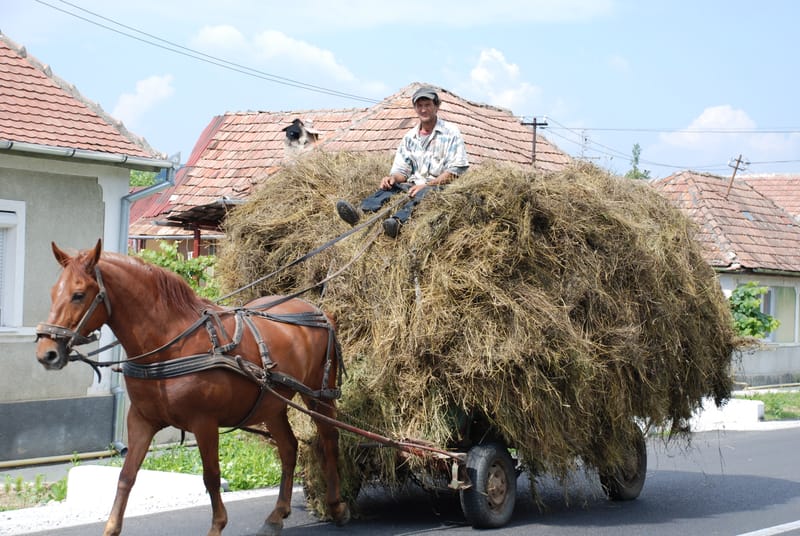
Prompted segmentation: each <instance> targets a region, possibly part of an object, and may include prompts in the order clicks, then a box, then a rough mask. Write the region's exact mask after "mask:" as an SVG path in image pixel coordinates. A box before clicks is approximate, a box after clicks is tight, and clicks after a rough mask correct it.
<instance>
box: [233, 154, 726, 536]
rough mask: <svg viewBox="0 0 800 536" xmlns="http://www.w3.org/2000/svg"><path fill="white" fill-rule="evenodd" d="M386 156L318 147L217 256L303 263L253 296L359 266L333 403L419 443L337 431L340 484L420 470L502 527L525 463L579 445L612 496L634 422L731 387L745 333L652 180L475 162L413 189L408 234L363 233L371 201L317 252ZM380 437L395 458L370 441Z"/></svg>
mask: <svg viewBox="0 0 800 536" xmlns="http://www.w3.org/2000/svg"><path fill="white" fill-rule="evenodd" d="M386 160H387V159H382V158H381V159H379V158H378V157H377V156H375V158H373V157H371V156H369V157H368V156H364V157H354V156H352V155H347V154H322V153H321V154H319V155H318V156H317V157H316V158H314V157H313V156H310V157H309V158H304V159H302V160H299V161H298V162H297V164H296V165H294V166H292V167H290V168H287V169H285V170H284V171H282V172H281V174H280V175H276V176H275V177H274V178H271V179H270V180H269V181H266V182H265V183H264V185H263V187H261V188H260V189H259V190H258V192H254V194H253V196H251V197H250V198H249V200H248V203H247V205H245V206H243V207H240V208H237V210H236V211H235V212H232V213H231V215H230V217H229V218H228V219H227V220H226V224H227V228H228V229H229V230H230V231H231V246H230V247H231V248H232V249H231V254H228V255H225V256H224V259H223V263H222V264H221V265H220V266H219V267H218V268H219V273H220V274H222V273H223V272H225V273H227V274H229V275H228V286H229V287H231V288H236V287H237V286H239V285H241V284H242V283H246V282H248V281H253V280H256V279H257V278H258V277H259V276H260V275H261V274H262V273H263V269H262V267H264V266H280V267H283V266H287V264H286V263H287V262H288V261H291V260H292V259H295V260H294V261H292V262H291V263H290V265H291V266H297V265H298V264H299V263H300V262H303V267H302V269H299V268H298V269H294V270H290V271H288V272H287V273H286V274H284V275H283V276H282V277H281V278H280V280H275V281H274V282H273V283H271V284H270V285H262V286H261V287H258V288H256V289H255V290H254V291H253V294H255V295H259V294H263V293H276V292H277V293H282V294H287V293H289V292H292V291H294V289H298V288H300V289H306V288H318V286H319V283H320V280H321V281H322V282H323V283H324V282H326V281H329V280H330V279H331V278H332V277H335V276H336V275H337V274H339V273H341V272H343V271H344V270H347V271H348V277H346V278H343V279H342V280H340V281H338V282H337V284H336V285H330V286H327V287H326V288H325V289H324V292H320V299H321V306H323V307H325V309H326V311H329V312H330V313H331V314H332V315H333V316H334V317H335V318H337V320H338V322H337V328H338V333H339V335H340V337H341V340H342V341H346V344H347V352H348V381H349V382H351V385H350V386H349V388H348V389H347V392H346V393H345V396H344V397H343V398H342V399H341V400H340V402H339V403H338V404H337V408H338V410H339V411H340V413H339V415H341V416H342V417H341V418H342V419H343V420H345V421H347V422H350V423H353V424H356V425H357V426H359V427H361V428H363V429H366V430H376V431H379V432H386V433H384V434H383V435H388V436H390V437H392V438H395V439H396V438H406V437H412V438H423V439H424V440H425V441H396V440H392V439H387V438H385V437H381V438H370V437H369V436H368V435H367V437H365V439H363V440H362V439H361V438H352V437H343V438H342V439H343V440H342V441H341V442H340V445H341V448H342V452H343V456H342V458H343V462H344V463H343V466H342V473H343V477H342V481H343V487H344V486H345V484H346V485H347V488H346V492H347V493H346V495H347V496H348V497H349V498H351V499H352V498H353V497H354V496H355V492H356V491H357V488H359V487H360V486H363V485H369V484H370V483H371V482H377V483H380V484H381V485H384V486H387V485H388V486H391V485H393V484H395V483H401V482H402V480H401V479H399V478H397V477H398V476H406V475H408V474H411V475H414V474H416V475H420V474H421V475H423V477H424V478H425V479H428V480H427V481H424V482H423V483H424V484H428V483H432V484H435V485H436V487H437V488H448V487H449V488H451V489H455V490H457V491H458V493H459V495H460V499H461V505H462V507H463V510H464V514H465V516H466V518H467V519H468V520H469V522H470V523H472V524H473V525H475V526H477V527H497V526H501V525H503V524H505V523H506V522H508V520H509V519H510V516H511V514H512V512H513V509H514V503H515V500H516V493H515V492H516V481H517V476H518V475H519V474H520V473H521V472H522V471H524V472H526V473H527V474H530V475H531V476H532V477H533V478H532V480H533V481H532V483H531V484H532V485H533V486H535V484H536V482H535V477H536V476H537V475H540V474H549V475H552V476H554V477H556V478H559V479H561V478H568V477H569V474H570V472H571V471H574V469H575V467H576V463H575V462H576V460H579V461H580V465H581V466H582V467H586V468H592V469H594V470H596V471H597V472H598V473H599V476H600V482H601V484H602V486H603V488H604V490H605V492H606V493H607V494H608V496H609V497H610V498H611V499H612V500H630V499H635V498H636V497H637V496H638V495H639V493H640V491H641V489H642V486H643V483H644V479H645V473H646V464H647V459H646V458H647V454H646V448H645V439H644V435H643V433H642V429H641V428H639V427H638V425H637V423H638V422H639V421H641V422H642V423H645V424H646V426H647V427H650V428H658V429H661V430H665V431H668V434H669V437H670V438H671V437H676V438H681V437H686V435H685V434H684V432H686V431H688V424H689V419H690V418H691V415H692V412H693V411H694V410H695V409H696V408H697V407H698V405H699V404H700V403H701V401H702V400H703V399H704V398H705V397H713V398H714V400H715V401H716V402H717V404H718V405H719V404H720V403H721V401H724V400H726V399H727V398H729V396H730V390H731V375H730V367H731V355H732V352H733V351H734V349H735V348H736V347H737V338H736V336H735V333H734V332H733V329H732V325H733V324H732V321H731V316H730V310H729V306H728V303H727V299H726V298H725V296H724V295H723V293H722V290H721V287H720V285H719V281H718V280H717V278H716V275H715V273H714V270H713V269H712V268H711V266H710V265H709V264H708V263H707V262H706V260H705V258H704V254H703V250H702V248H701V246H700V244H699V242H698V241H697V240H696V238H695V237H696V236H697V229H696V228H695V226H694V224H693V223H692V222H691V220H689V219H688V218H686V217H685V216H684V215H683V214H682V213H681V212H680V211H679V210H678V209H676V208H675V207H674V206H673V205H672V204H671V203H670V202H669V201H667V199H665V198H664V197H663V196H661V195H659V193H658V192H656V191H655V189H654V188H653V187H652V185H650V184H647V183H646V181H631V180H628V179H622V178H620V177H615V176H612V175H610V174H609V173H608V172H605V171H602V170H599V169H597V168H594V167H593V166H585V165H582V164H576V165H574V166H566V167H565V168H564V169H563V170H561V171H554V172H549V171H548V172H545V171H543V170H537V169H522V168H520V167H518V166H506V165H501V164H495V163H491V162H483V163H482V164H481V166H480V167H479V168H478V167H476V169H474V170H471V171H470V172H469V173H468V174H466V175H464V177H460V178H459V180H458V181H457V182H456V183H454V184H453V185H451V186H448V188H446V189H445V190H443V191H442V192H440V193H437V195H436V197H435V202H430V203H429V202H428V201H427V200H426V202H425V203H421V204H420V205H419V206H418V207H417V208H416V209H415V212H414V218H413V222H412V224H411V225H408V226H407V227H406V228H404V230H403V231H402V234H401V238H402V240H382V239H381V240H376V241H375V242H374V244H373V242H372V239H371V237H370V236H371V235H370V232H371V231H366V232H365V233H363V234H361V233H360V231H361V230H366V228H367V227H369V226H370V225H372V224H373V223H375V222H376V221H378V220H380V219H381V218H385V217H386V216H387V214H385V213H380V212H379V213H376V215H375V216H373V217H372V218H370V219H368V220H366V221H364V222H363V223H362V224H359V225H357V226H354V227H351V228H350V229H349V230H347V232H346V233H344V234H343V235H340V237H338V238H336V239H335V241H339V240H341V239H342V238H344V237H345V236H348V235H350V236H352V235H353V234H355V233H359V237H361V238H362V240H356V241H349V242H347V243H345V244H343V245H342V246H341V247H337V248H332V249H330V250H329V251H327V252H326V253H325V254H324V255H318V256H315V257H314V258H313V259H312V258H310V257H312V256H314V255H315V254H316V253H318V252H320V251H321V250H322V249H325V248H326V247H328V246H329V245H330V243H328V244H325V245H323V246H321V247H316V245H317V244H318V239H319V237H320V236H328V234H329V233H330V230H331V218H335V216H334V215H332V210H331V208H332V205H333V203H331V200H332V199H338V198H342V197H343V196H345V197H347V198H349V199H357V198H361V199H363V197H365V196H366V195H369V194H370V193H371V192H372V190H373V186H374V183H370V182H369V181H363V180H360V178H362V177H374V176H377V175H378V174H380V173H383V170H385V169H386V167H387V166H388V165H389V163H390V162H387V161H386ZM389 160H390V159H389ZM276 200H281V203H280V204H279V205H278V204H276ZM391 210H392V208H391V207H390V208H387V212H388V211H391ZM343 225H344V224H343ZM377 227H380V226H377ZM342 228H344V227H342ZM377 232H380V230H379V229H378V230H377ZM372 236H374V235H372ZM371 244H372V245H371ZM315 247H316V249H313V250H312V251H311V253H305V252H307V251H309V250H310V249H312V248H315ZM367 247H371V249H370V254H369V255H366V256H363V259H362V260H360V261H358V262H354V260H355V259H359V258H361V255H362V254H363V252H364V251H365V249H366V248H367ZM234 253H235V254H234ZM304 261H307V262H304ZM336 267H341V268H339V269H338V271H337V272H334V273H331V270H333V269H336ZM225 268H227V270H225ZM273 274H274V272H273ZM270 275H272V274H267V275H266V276H264V277H268V276H270ZM376 371H379V373H378V374H376ZM450 408H457V409H458V411H459V412H461V413H464V414H465V415H463V418H453V419H451V418H450V417H451V415H449V411H450ZM308 429H309V431H312V430H313V427H311V426H309V427H308ZM351 431H353V432H356V431H355V430H351ZM361 431H362V432H363V431H364V430H361ZM356 433H357V432H356ZM362 436H363V434H362ZM302 439H303V441H301V447H300V448H301V462H300V464H301V465H300V468H301V470H302V471H304V474H305V478H306V485H307V490H311V493H310V494H309V495H308V497H309V504H310V505H311V506H312V507H314V508H315V509H317V510H318V511H319V512H321V513H322V512H324V504H323V502H322V500H321V499H322V495H323V494H322V490H323V489H324V488H323V487H322V485H321V484H319V483H317V482H316V481H314V478H315V474H316V473H319V470H318V468H317V467H315V466H313V464H314V463H315V462H314V456H313V452H312V450H311V447H310V445H311V441H312V433H309V435H308V436H307V437H304V438H302ZM306 439H308V441H306ZM379 439H380V440H379ZM376 444H377V445H386V446H390V447H398V448H399V454H400V456H399V457H398V456H396V454H397V452H396V451H394V450H389V449H377V448H371V449H365V448H364V447H369V446H374V445H376ZM303 449H306V451H307V452H304V451H303ZM304 454H305V455H304ZM303 464H308V465H307V466H305V467H304V466H303ZM404 471H405V472H406V475H404V474H403V472H404ZM435 475H439V477H438V478H437V477H436V476H435ZM362 476H363V478H362ZM318 484H319V485H318ZM315 494H316V496H315ZM318 499H319V500H318Z"/></svg>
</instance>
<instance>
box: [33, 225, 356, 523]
mask: <svg viewBox="0 0 800 536" xmlns="http://www.w3.org/2000/svg"><path fill="white" fill-rule="evenodd" d="M52 248H53V253H54V255H55V257H56V260H58V263H59V264H60V265H61V266H62V267H63V268H64V269H63V271H62V273H61V275H60V277H59V278H58V280H57V281H56V283H55V285H54V286H53V288H52V290H51V298H52V308H51V310H50V315H49V317H48V320H47V323H43V324H40V326H39V328H38V330H37V332H38V334H39V340H38V343H37V348H36V357H37V359H38V360H39V362H40V363H41V364H42V365H44V367H45V368H47V369H61V368H63V367H64V366H66V364H67V363H68V361H69V360H70V358H71V357H72V356H70V352H72V346H73V345H75V344H84V343H86V342H88V341H91V340H93V339H92V338H90V335H89V334H91V333H93V332H94V331H95V330H97V329H99V328H100V327H101V326H102V325H103V324H107V325H108V326H109V327H110V328H111V330H112V331H113V333H114V335H115V336H116V337H117V339H118V341H119V343H120V344H121V345H122V347H123V348H124V349H125V352H126V354H127V356H128V357H127V360H126V361H125V363H124V364H123V372H124V373H125V383H126V387H127V392H128V395H129V397H130V402H131V405H130V410H129V412H128V453H127V456H126V457H125V461H124V463H123V466H122V470H121V472H120V475H119V482H118V485H117V493H116V497H115V498H114V504H113V506H112V508H111V513H110V515H109V518H108V522H107V523H106V527H105V532H104V535H105V536H111V535H118V534H120V532H121V530H122V519H123V515H124V512H125V506H126V504H127V501H128V495H129V494H130V491H131V488H132V487H133V485H134V483H135V481H136V475H137V473H138V471H139V467H140V466H141V463H142V461H143V460H144V457H145V455H146V454H147V451H148V448H149V446H150V442H151V440H152V438H153V436H154V434H155V433H156V432H157V431H158V430H160V429H162V428H164V427H166V426H174V427H176V428H179V429H181V430H186V431H188V432H191V433H193V434H194V436H195V438H196V440H197V445H198V448H199V451H200V456H201V458H202V461H203V482H204V483H205V486H206V489H207V490H208V493H209V495H210V498H211V506H212V519H211V528H210V529H209V531H208V535H209V536H219V535H220V534H221V533H222V529H223V528H224V527H225V525H226V523H227V520H228V515H227V512H226V510H225V506H224V505H223V503H222V498H221V496H220V468H219V458H218V454H219V437H218V433H219V428H220V427H233V426H240V427H250V426H253V425H259V424H263V425H265V426H266V428H267V430H268V431H269V435H270V436H271V438H272V440H273V441H274V443H275V444H276V445H277V448H278V455H279V457H280V460H281V483H280V490H279V494H278V499H277V502H276V505H275V509H274V510H273V511H272V512H271V513H270V514H269V516H268V517H267V518H266V520H265V522H264V525H263V526H262V527H261V529H260V531H259V534H278V533H280V531H281V529H282V528H283V519H284V518H286V517H287V516H288V515H289V514H290V513H291V494H292V480H293V475H294V469H295V464H296V461H297V439H296V438H295V435H294V433H293V432H292V429H291V427H290V425H289V421H288V419H287V404H286V401H285V400H281V397H286V398H287V399H291V398H292V397H293V396H294V394H295V393H296V392H298V391H299V392H300V395H301V398H302V399H303V401H304V403H305V404H306V406H307V407H309V408H313V409H315V410H316V411H318V412H319V413H322V414H323V415H325V416H327V417H335V409H334V408H335V406H334V404H333V400H332V398H333V397H334V396H335V395H333V394H331V393H336V392H337V389H336V381H337V376H338V370H341V369H340V368H339V367H340V363H339V352H338V348H337V346H338V345H337V343H336V340H335V335H334V331H333V329H334V328H333V324H332V321H331V320H330V319H329V318H328V317H327V315H325V314H324V313H322V312H321V311H319V309H317V308H316V307H314V306H312V305H310V304H308V303H307V302H305V301H302V300H300V299H297V298H291V299H281V298H279V297H268V298H260V299H259V300H256V301H254V302H251V303H249V304H247V305H246V306H245V307H243V308H241V309H227V308H223V307H220V306H217V305H214V304H212V303H211V302H209V301H207V300H203V299H201V298H199V297H198V296H197V295H196V294H195V293H194V292H193V291H192V289H191V288H190V287H189V286H188V285H187V284H186V283H185V282H184V281H183V280H182V279H181V278H180V277H178V276H176V275H175V274H173V273H171V272H168V271H166V270H164V269H162V268H159V267H156V266H154V265H150V264H147V263H144V262H143V261H141V260H139V259H138V258H135V257H128V256H124V255H120V254H114V253H108V252H105V253H102V254H101V242H100V241H99V240H98V242H97V245H96V246H95V247H94V248H92V249H87V250H83V251H81V252H79V253H78V254H77V255H75V256H70V255H68V254H67V253H65V252H63V251H62V250H61V249H59V248H58V246H56V245H55V243H53V244H52ZM293 319H299V320H297V321H294V320H293ZM209 349H211V350H209ZM79 355H80V354H79ZM193 363H198V364H197V365H193ZM265 371H266V372H265ZM273 377H277V378H283V379H286V378H288V379H290V380H293V382H292V383H289V382H282V383H281V382H272V380H271V378H273ZM294 380H296V381H294ZM306 386H317V387H318V389H319V390H318V391H313V390H311V389H309V388H307V387H306ZM265 387H266V389H265ZM276 393H277V394H280V396H276ZM319 397H322V398H327V399H328V400H326V402H325V403H324V404H320V403H319ZM315 422H316V424H317V430H318V433H319V437H320V444H321V448H320V449H319V452H318V454H319V455H320V457H321V459H320V463H321V466H322V470H323V472H324V475H325V480H326V484H327V494H326V501H327V503H328V507H329V514H330V516H331V517H332V519H333V520H334V521H335V522H336V523H337V524H339V525H342V524H344V523H346V522H347V521H348V520H349V518H350V513H349V510H348V507H347V504H346V503H345V502H344V501H342V498H341V493H340V488H339V473H338V463H337V462H338V456H339V446H338V439H339V434H338V430H337V428H335V427H334V426H332V425H331V424H329V423H325V422H320V421H315Z"/></svg>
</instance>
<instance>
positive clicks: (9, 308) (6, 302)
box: [0, 199, 25, 328]
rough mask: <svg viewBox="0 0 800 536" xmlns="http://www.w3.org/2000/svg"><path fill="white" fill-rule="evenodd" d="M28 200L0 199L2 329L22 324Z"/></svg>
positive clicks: (0, 322)
mask: <svg viewBox="0 0 800 536" xmlns="http://www.w3.org/2000/svg"><path fill="white" fill-rule="evenodd" d="M24 261H25V203H23V202H22V201H7V200H4V199H0V328H9V327H20V326H22V291H23V283H24V275H25V270H24Z"/></svg>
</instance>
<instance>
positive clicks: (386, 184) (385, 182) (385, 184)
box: [381, 175, 398, 190]
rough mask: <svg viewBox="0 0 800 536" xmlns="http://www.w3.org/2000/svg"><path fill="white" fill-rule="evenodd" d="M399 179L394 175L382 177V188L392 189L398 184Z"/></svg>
mask: <svg viewBox="0 0 800 536" xmlns="http://www.w3.org/2000/svg"><path fill="white" fill-rule="evenodd" d="M397 182H398V181H397V179H396V178H395V177H394V176H392V175H387V176H385V177H384V178H382V179H381V190H391V189H392V186H394V185H395V184H397Z"/></svg>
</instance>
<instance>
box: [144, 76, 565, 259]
mask: <svg viewBox="0 0 800 536" xmlns="http://www.w3.org/2000/svg"><path fill="white" fill-rule="evenodd" d="M421 85H422V84H420V83H413V84H410V85H408V86H406V87H404V88H402V89H401V90H400V91H398V92H397V93H395V94H393V95H391V96H389V97H387V98H386V99H384V100H382V101H381V102H379V103H377V104H375V105H374V106H371V107H368V108H356V109H344V110H306V111H292V112H238V113H228V114H225V115H222V116H217V117H215V118H213V119H212V121H211V123H209V125H208V127H207V128H206V130H205V131H204V132H203V134H202V135H201V136H200V139H199V140H198V142H197V144H196V145H195V148H194V150H193V151H192V155H191V157H190V158H189V161H187V166H186V168H185V170H186V171H185V173H184V172H183V170H181V172H179V173H178V178H177V179H176V184H175V186H174V187H173V188H170V190H169V191H168V192H165V194H164V196H165V199H167V202H165V203H163V204H159V205H157V206H156V205H153V206H151V207H150V208H149V209H147V210H143V211H141V212H140V214H141V216H140V217H139V219H138V220H134V221H132V224H131V236H132V237H133V236H136V237H138V238H139V240H140V241H141V243H140V244H138V246H139V247H147V240H148V239H150V240H152V239H158V238H159V236H163V234H162V235H160V234H159V233H158V232H156V229H155V227H154V223H156V222H158V223H160V224H161V225H162V227H163V226H164V225H168V226H172V227H173V228H174V227H178V228H183V229H184V230H186V231H189V232H191V233H193V237H194V242H195V244H197V246H196V247H195V253H197V252H200V251H201V248H200V247H199V246H200V244H201V243H202V244H204V245H205V242H202V240H203V239H207V238H208V233H212V235H213V234H214V233H216V234H219V233H220V232H221V227H220V225H221V222H222V221H223V220H224V218H225V214H226V213H227V211H229V210H233V209H234V208H235V207H236V206H237V205H238V204H241V203H243V202H244V201H246V199H247V197H248V196H249V194H250V193H251V192H252V191H253V188H254V187H256V186H257V185H258V184H259V183H261V182H262V181H264V180H266V179H267V178H268V177H269V176H270V175H272V174H273V173H275V172H277V171H278V170H280V169H281V167H282V166H285V165H286V164H287V163H289V162H291V161H292V160H293V159H295V158H297V157H298V155H301V154H302V153H303V152H305V151H308V150H313V149H314V148H319V149H321V150H326V151H332V152H336V151H347V152H376V151H377V152H386V153H393V152H394V151H395V150H396V148H397V145H398V144H399V143H400V140H401V139H402V137H403V135H404V134H405V133H406V132H407V131H408V130H409V129H410V128H412V127H413V126H414V125H415V124H416V122H417V117H416V113H415V112H414V109H413V107H412V106H411V95H412V94H413V93H414V91H415V90H416V89H417V88H419V87H420V86H421ZM438 93H439V96H440V99H441V101H442V102H441V106H440V110H439V115H440V117H441V118H442V119H444V120H446V121H451V122H453V123H455V124H456V125H458V127H459V128H460V130H461V132H462V134H463V135H464V141H465V143H466V146H467V152H468V154H469V157H470V163H471V164H473V165H474V164H480V162H482V161H483V160H488V159H491V160H498V161H505V162H513V163H518V164H528V165H531V164H533V165H535V166H536V167H538V168H539V169H543V170H558V169H561V168H562V167H563V166H565V165H566V164H567V163H569V162H570V161H571V158H570V157H569V156H568V155H567V154H566V153H564V152H562V151H560V150H559V149H558V148H557V147H555V146H554V145H553V144H552V143H550V142H549V141H548V140H547V139H546V138H545V137H544V136H542V135H541V133H537V132H536V131H534V130H533V129H532V128H531V127H530V126H528V125H525V124H523V122H522V121H520V118H519V117H516V116H514V115H513V114H512V113H511V112H510V111H508V110H505V109H502V108H497V107H494V106H489V105H485V104H479V103H475V102H471V101H468V100H466V99H463V98H461V97H459V96H458V95H456V94H454V93H452V92H450V91H447V90H446V89H443V88H438ZM387 172H388V170H387ZM376 180H377V179H376ZM148 233H149V234H148ZM173 233H174V231H173Z"/></svg>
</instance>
